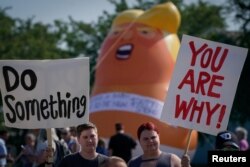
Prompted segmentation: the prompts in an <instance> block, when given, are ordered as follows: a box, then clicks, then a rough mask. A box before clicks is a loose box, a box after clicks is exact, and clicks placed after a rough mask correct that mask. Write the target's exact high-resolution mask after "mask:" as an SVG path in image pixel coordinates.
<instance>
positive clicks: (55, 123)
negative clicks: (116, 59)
mask: <svg viewBox="0 0 250 167" xmlns="http://www.w3.org/2000/svg"><path fill="white" fill-rule="evenodd" d="M0 68H1V69H0V88H1V93H2V101H3V111H4V120H5V125H6V126H8V127H15V128H23V129H34V128H60V127H67V126H76V125H78V124H81V123H83V122H84V121H88V119H89V116H88V115H89V113H88V100H89V59H88V58H81V59H59V60H1V61H0Z"/></svg>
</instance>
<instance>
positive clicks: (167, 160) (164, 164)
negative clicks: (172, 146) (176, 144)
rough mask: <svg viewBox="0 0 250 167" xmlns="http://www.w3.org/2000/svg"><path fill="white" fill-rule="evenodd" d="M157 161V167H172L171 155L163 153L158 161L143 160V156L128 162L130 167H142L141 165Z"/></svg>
mask: <svg viewBox="0 0 250 167" xmlns="http://www.w3.org/2000/svg"><path fill="white" fill-rule="evenodd" d="M155 160H157V163H156V167H171V154H169V153H165V152H162V153H161V155H160V156H159V158H157V159H148V160H143V159H142V156H139V157H136V158H133V159H131V160H130V161H129V162H128V167H140V165H141V163H143V162H147V161H155Z"/></svg>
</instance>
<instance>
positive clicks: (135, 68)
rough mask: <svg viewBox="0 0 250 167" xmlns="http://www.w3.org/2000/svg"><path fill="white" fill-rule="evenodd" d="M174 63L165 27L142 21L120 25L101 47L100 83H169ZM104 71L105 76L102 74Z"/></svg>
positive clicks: (98, 71) (112, 31) (98, 82)
mask: <svg viewBox="0 0 250 167" xmlns="http://www.w3.org/2000/svg"><path fill="white" fill-rule="evenodd" d="M173 65H174V62H173V59H172V58H171V56H170V53H169V51H168V50H167V47H166V41H165V40H164V34H163V32H162V31H161V30H159V29H155V28H151V27H148V26H145V25H142V24H139V23H134V24H125V25H122V26H116V27H114V28H113V29H112V30H111V32H110V33H109V35H108V37H107V38H106V39H105V41H104V43H103V46H102V48H101V53H100V57H99V64H98V68H97V71H96V75H97V76H99V77H97V78H96V83H97V84H104V85H115V84H119V85H126V84H154V83H159V82H161V83H162V82H165V83H166V82H168V80H169V79H170V74H171V73H172V69H173ZM100 73H102V75H105V77H104V76H100V75H99V74H100ZM155 74H157V75H155ZM163 91H164V90H163Z"/></svg>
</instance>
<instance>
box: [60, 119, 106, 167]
mask: <svg viewBox="0 0 250 167" xmlns="http://www.w3.org/2000/svg"><path fill="white" fill-rule="evenodd" d="M77 140H78V143H79V144H80V145H81V151H80V152H77V153H74V154H70V155H68V156H66V157H64V158H63V159H62V161H61V162H60V165H59V167H83V166H84V167H85V166H86V167H99V166H100V165H101V164H103V163H104V162H105V161H106V160H107V159H108V157H107V156H105V155H102V154H98V153H97V152H96V146H97V141H98V135H97V128H96V126H95V125H94V124H92V123H85V124H82V125H79V126H77Z"/></svg>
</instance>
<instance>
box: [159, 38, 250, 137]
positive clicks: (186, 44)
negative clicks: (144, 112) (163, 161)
mask: <svg viewBox="0 0 250 167" xmlns="http://www.w3.org/2000/svg"><path fill="white" fill-rule="evenodd" d="M246 56H247V49H245V48H240V47H236V46H231V45H226V44H222V43H218V42H213V41H208V40H204V39H200V38H196V37H192V36H187V35H184V36H183V37H182V42H181V47H180V50H179V54H178V57H177V63H176V66H175V69H174V73H173V76H172V79H171V82H170V87H169V90H168V94H167V97H166V100H165V104H164V106H163V111H162V115H161V120H163V121H165V122H167V123H169V124H172V125H176V126H181V127H185V128H189V129H195V130H198V131H201V132H204V133H208V134H213V135H216V134H217V133H218V132H219V131H222V130H225V129H227V125H228V120H229V116H230V112H231V108H232V104H233V100H234V96H235V92H236V89H237V84H238V81H239V77H240V74H241V71H242V68H243V65H244V62H245V59H246Z"/></svg>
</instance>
